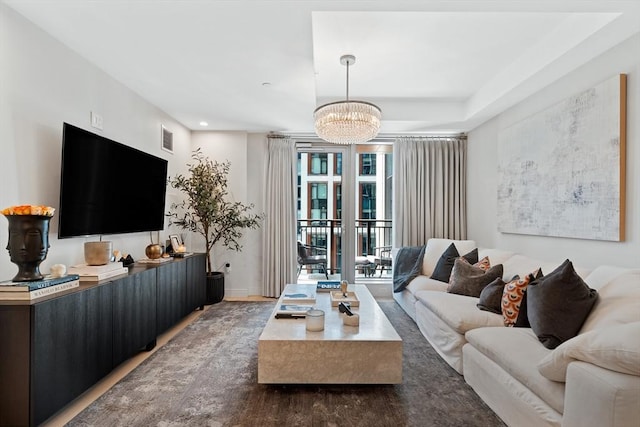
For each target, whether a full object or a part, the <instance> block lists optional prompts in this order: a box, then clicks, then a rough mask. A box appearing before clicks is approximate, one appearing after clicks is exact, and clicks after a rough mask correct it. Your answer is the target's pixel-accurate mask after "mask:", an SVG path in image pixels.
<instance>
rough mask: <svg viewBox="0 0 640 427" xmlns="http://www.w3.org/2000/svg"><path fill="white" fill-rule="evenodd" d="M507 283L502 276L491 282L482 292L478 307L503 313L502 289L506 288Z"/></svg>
mask: <svg viewBox="0 0 640 427" xmlns="http://www.w3.org/2000/svg"><path fill="white" fill-rule="evenodd" d="M504 285H506V283H505V282H504V280H502V277H498V278H497V279H495V280H494V281H493V282H491V283H489V284H488V285H487V286H485V287H484V289H482V292H480V300H479V301H478V304H476V305H477V306H478V308H479V309H480V310H484V311H490V312H492V313H496V314H502V305H501V303H502V291H503V290H504Z"/></svg>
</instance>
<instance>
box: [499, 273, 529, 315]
mask: <svg viewBox="0 0 640 427" xmlns="http://www.w3.org/2000/svg"><path fill="white" fill-rule="evenodd" d="M532 278H533V276H532V275H531V274H527V275H526V276H524V277H523V278H520V276H515V277H514V278H513V279H511V280H510V281H509V282H508V283H507V284H506V285H505V286H504V291H503V292H502V301H501V307H502V317H503V320H504V325H505V326H514V325H515V324H516V321H517V319H518V315H519V314H520V307H521V306H522V300H523V298H524V293H525V291H526V290H527V286H529V283H530V282H531V279H532Z"/></svg>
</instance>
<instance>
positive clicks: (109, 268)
mask: <svg viewBox="0 0 640 427" xmlns="http://www.w3.org/2000/svg"><path fill="white" fill-rule="evenodd" d="M69 273H70V274H77V275H78V276H80V281H81V282H99V281H100V280H105V279H110V278H112V277H115V276H120V275H121V274H128V273H129V269H128V268H127V267H125V266H124V265H123V264H122V262H110V263H108V264H105V265H87V264H79V265H74V266H72V267H69Z"/></svg>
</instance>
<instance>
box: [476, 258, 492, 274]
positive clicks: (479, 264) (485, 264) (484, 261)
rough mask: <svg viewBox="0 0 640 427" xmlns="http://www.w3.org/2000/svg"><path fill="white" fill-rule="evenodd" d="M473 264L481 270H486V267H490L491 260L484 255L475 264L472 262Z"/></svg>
mask: <svg viewBox="0 0 640 427" xmlns="http://www.w3.org/2000/svg"><path fill="white" fill-rule="evenodd" d="M473 266H474V267H478V268H479V269H481V270H482V271H487V270H488V269H490V268H491V260H490V259H489V257H488V256H486V257H484V258H482V259H481V260H480V261H478V262H476V263H475V264H473Z"/></svg>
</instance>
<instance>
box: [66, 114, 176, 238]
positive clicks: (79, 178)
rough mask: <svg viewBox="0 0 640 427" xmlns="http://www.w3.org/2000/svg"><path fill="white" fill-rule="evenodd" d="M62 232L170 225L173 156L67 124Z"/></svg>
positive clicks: (99, 232)
mask: <svg viewBox="0 0 640 427" xmlns="http://www.w3.org/2000/svg"><path fill="white" fill-rule="evenodd" d="M60 175H61V177H60V205H59V212H58V221H59V222H58V237H59V238H67V237H79V236H90V235H103V234H121V233H134V232H140V231H156V230H162V229H163V228H164V219H165V211H164V205H165V198H166V188H167V161H166V160H164V159H161V158H159V157H156V156H153V155H151V154H148V153H145V152H143V151H140V150H137V149H135V148H132V147H129V146H127V145H124V144H121V143H119V142H116V141H112V140H110V139H108V138H105V137H103V136H100V135H96V134H95V133H92V132H89V131H86V130H84V129H80V128H78V127H76V126H73V125H70V124H68V123H64V125H63V131H62V170H61V174H60Z"/></svg>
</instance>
